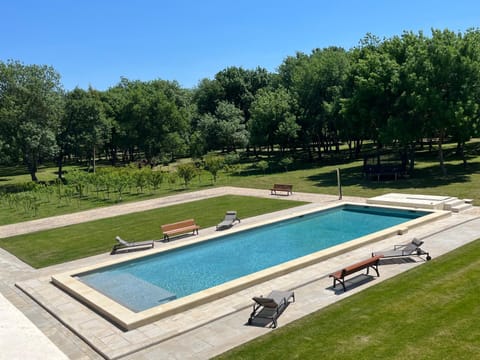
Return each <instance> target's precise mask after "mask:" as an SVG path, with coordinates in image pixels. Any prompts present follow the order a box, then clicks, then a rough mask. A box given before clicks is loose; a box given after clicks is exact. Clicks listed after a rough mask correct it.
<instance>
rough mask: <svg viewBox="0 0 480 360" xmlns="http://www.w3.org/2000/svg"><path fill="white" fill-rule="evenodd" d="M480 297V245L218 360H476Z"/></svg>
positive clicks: (479, 335)
mask: <svg viewBox="0 0 480 360" xmlns="http://www.w3.org/2000/svg"><path fill="white" fill-rule="evenodd" d="M384 266H399V265H384ZM479 294H480V239H479V240H477V241H475V242H473V243H471V244H468V245H466V246H464V247H462V248H459V249H457V250H455V251H453V252H451V253H449V254H446V255H444V256H442V257H439V258H437V259H434V260H432V261H430V262H428V263H425V264H423V265H422V266H419V267H417V268H414V269H412V270H411V271H408V272H406V273H403V274H401V275H398V276H396V277H395V278H392V279H389V280H387V281H385V282H383V283H381V284H378V285H376V286H374V287H371V288H369V289H366V290H365V291H362V292H361V293H358V294H356V295H353V296H351V297H349V298H346V299H344V300H342V301H339V302H337V303H335V304H333V305H331V306H329V307H327V308H325V309H323V310H320V311H318V312H316V313H314V314H312V315H311V316H307V317H305V318H302V319H300V320H298V321H295V322H293V323H291V324H289V325H285V326H282V327H280V328H279V329H277V330H275V331H271V332H269V333H268V334H267V335H265V336H263V337H260V338H258V339H256V340H254V341H252V342H250V343H247V344H245V345H242V346H240V347H238V348H236V349H234V350H232V351H230V352H228V353H225V354H223V355H221V356H219V357H218V358H217V359H228V360H232V359H275V360H277V359H352V360H353V359H355V360H357V359H405V360H407V359H408V360H409V359H465V360H470V359H476V358H478V355H479V354H480V341H479V339H480V326H479V325H478V319H479V318H480V306H479V304H480V302H479V299H480V297H479V296H480V295H479ZM319 296H321V295H319ZM292 306H298V305H296V304H294V305H292ZM286 311H288V309H287V310H286Z"/></svg>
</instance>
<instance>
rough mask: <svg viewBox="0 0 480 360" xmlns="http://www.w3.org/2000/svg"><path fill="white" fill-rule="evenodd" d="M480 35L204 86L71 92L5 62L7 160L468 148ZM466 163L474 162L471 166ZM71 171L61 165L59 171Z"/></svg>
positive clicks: (381, 44) (231, 73)
mask: <svg viewBox="0 0 480 360" xmlns="http://www.w3.org/2000/svg"><path fill="white" fill-rule="evenodd" d="M479 77H480V32H479V31H478V30H476V29H471V30H468V31H466V32H465V33H460V32H457V33H456V32H452V31H450V30H435V29H434V30H432V32H431V35H430V36H426V35H425V34H423V33H422V32H419V33H413V32H404V33H403V34H401V35H398V36H393V37H391V38H388V39H379V38H377V37H375V36H374V35H371V34H367V35H366V36H365V37H364V38H363V39H362V40H361V41H360V42H359V45H358V46H356V47H354V48H352V49H348V50H346V49H343V48H340V47H328V48H324V49H314V50H312V52H311V53H310V54H305V53H301V52H299V53H296V54H294V55H292V56H288V57H286V58H285V59H284V60H283V62H282V63H281V64H280V65H279V67H278V71H277V72H275V73H271V72H269V71H267V70H266V69H263V68H260V67H257V68H256V69H244V68H242V67H227V68H225V69H223V70H221V71H219V72H218V73H217V74H216V75H215V76H214V77H213V78H212V79H202V80H201V81H200V82H199V83H198V86H197V87H196V88H194V89H184V88H182V87H181V86H180V85H179V84H178V83H177V82H175V81H165V80H161V79H157V80H152V81H138V80H135V81H132V80H129V79H126V78H122V79H121V80H120V82H119V83H118V84H117V85H115V86H113V87H112V88H110V89H108V90H106V91H97V90H95V89H87V90H82V89H78V88H77V89H73V90H71V91H64V90H63V89H62V86H61V82H60V75H59V74H58V73H57V72H56V71H55V70H54V69H53V68H52V67H50V66H43V65H24V64H22V63H21V62H18V61H7V62H5V63H4V62H0V162H1V163H18V162H23V163H24V164H25V166H26V167H27V168H28V170H29V172H30V174H31V176H32V179H33V180H35V179H36V175H35V173H36V170H37V166H38V163H39V162H43V161H51V160H53V159H57V160H58V161H59V165H60V166H61V164H62V158H64V157H67V156H68V157H70V158H76V159H83V160H92V159H93V160H94V159H95V158H96V157H98V156H102V157H104V158H107V159H109V160H111V162H112V164H115V163H116V162H117V161H118V157H121V159H122V160H124V161H135V160H139V159H143V160H145V161H147V162H148V163H150V164H151V165H153V164H155V163H158V162H168V161H170V160H172V159H175V158H177V157H183V156H193V157H201V156H202V155H204V154H206V153H207V152H209V151H212V150H217V151H224V152H232V151H236V150H238V149H241V148H247V149H251V148H253V149H254V150H256V149H261V148H266V149H269V150H272V149H274V148H275V147H279V148H280V149H281V150H282V151H285V150H286V149H289V150H290V151H292V153H293V152H295V151H298V149H303V150H304V151H305V152H306V153H307V154H308V156H309V158H310V159H312V160H315V159H316V160H317V161H321V159H322V153H324V152H329V151H337V150H338V148H339V145H340V144H341V143H345V144H348V146H349V148H350V150H351V151H350V154H351V156H358V155H359V154H360V151H361V148H362V144H363V143H364V142H365V141H367V140H368V141H373V142H374V144H375V145H376V147H377V148H378V149H382V148H385V147H393V148H396V149H398V151H401V152H403V153H404V154H409V156H410V161H411V167H413V164H414V161H413V153H414V151H413V150H414V149H415V147H416V146H417V144H418V143H419V142H421V141H422V140H423V139H432V138H434V139H436V140H437V144H438V153H439V164H440V167H441V169H442V171H443V173H444V174H445V173H446V168H445V166H444V158H443V145H444V143H445V142H446V141H456V142H457V145H458V150H459V152H460V153H461V154H462V155H463V156H464V159H466V157H465V154H464V144H465V142H466V141H468V140H469V139H470V138H471V137H472V136H478V135H479V134H478V130H479V105H478V104H479V100H480V99H479V97H480V93H479V89H480V86H479V85H480V78H479ZM465 161H466V160H465ZM59 174H60V175H61V168H60V169H59Z"/></svg>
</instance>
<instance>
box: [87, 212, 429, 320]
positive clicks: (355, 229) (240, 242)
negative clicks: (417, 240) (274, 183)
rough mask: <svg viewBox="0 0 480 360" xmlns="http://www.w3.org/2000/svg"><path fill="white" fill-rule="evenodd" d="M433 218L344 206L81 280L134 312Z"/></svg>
mask: <svg viewBox="0 0 480 360" xmlns="http://www.w3.org/2000/svg"><path fill="white" fill-rule="evenodd" d="M426 214H429V212H425V211H411V210H397V209H387V208H377V207H369V206H357V205H343V206H340V207H337V208H333V209H329V210H324V211H319V212H316V213H311V214H307V215H304V216H300V217H295V218H292V219H289V220H284V221H280V222H277V223H273V224H269V225H264V226H260V227H257V228H253V229H250V230H246V231H242V232H238V233H235V234H230V235H225V236H222V237H219V238H216V239H212V240H209V241H204V242H201V243H197V244H194V245H190V246H185V247H182V248H178V249H175V250H171V251H167V252H163V253H159V254H155V255H151V256H146V257H143V258H140V259H136V260H132V261H128V262H124V263H120V264H117V265H113V266H109V267H106V268H101V269H98V270H95V271H94V272H89V273H85V274H80V275H78V278H79V280H80V281H82V282H84V283H86V284H88V285H89V286H91V287H93V288H95V289H96V290H98V291H99V292H101V293H103V294H104V295H106V296H108V297H110V298H112V299H114V300H115V301H117V302H118V303H120V304H122V305H124V306H126V307H128V308H129V309H131V310H133V311H136V312H138V311H142V310H145V309H148V308H151V307H154V306H157V305H159V304H161V303H165V302H168V301H172V300H174V299H178V298H180V297H184V296H187V295H190V294H193V293H196V292H198V291H201V290H204V289H208V288H210V287H213V286H216V285H220V284H223V283H225V282H227V281H230V280H234V279H237V278H239V277H242V276H245V275H249V274H252V273H255V272H257V271H260V270H263V269H266V268H269V267H272V266H274V265H278V264H281V263H284V262H287V261H289V260H293V259H296V258H299V257H301V256H305V255H308V254H311V253H314V252H317V251H320V250H323V249H326V248H329V247H331V246H334V245H338V244H341V243H344V242H347V241H350V240H353V239H355V238H358V237H361V236H364V235H367V234H371V233H373V232H376V231H379V230H383V229H386V228H388V227H391V226H394V225H398V224H401V223H403V222H406V221H409V220H412V219H415V218H418V217H421V216H423V215H426Z"/></svg>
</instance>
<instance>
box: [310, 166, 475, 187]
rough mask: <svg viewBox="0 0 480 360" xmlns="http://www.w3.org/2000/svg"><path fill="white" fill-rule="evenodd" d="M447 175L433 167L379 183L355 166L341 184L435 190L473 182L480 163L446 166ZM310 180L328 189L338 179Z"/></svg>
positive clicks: (343, 175)
mask: <svg viewBox="0 0 480 360" xmlns="http://www.w3.org/2000/svg"><path fill="white" fill-rule="evenodd" d="M446 168H447V175H446V176H443V175H442V174H441V169H440V167H439V165H437V164H435V165H431V166H428V167H424V168H420V169H415V170H414V172H413V174H412V175H411V176H409V177H404V178H402V177H399V178H398V179H397V180H395V179H394V178H393V176H392V177H381V178H380V181H377V179H376V177H372V178H365V177H364V176H363V167H362V166H355V167H350V168H347V169H342V170H341V171H340V174H341V183H342V186H344V187H348V186H361V187H363V188H368V189H385V188H386V189H398V190H404V189H411V188H433V187H439V186H446V185H451V184H456V183H467V182H470V181H471V175H472V174H474V173H479V172H480V163H479V162H476V163H469V164H468V165H467V167H466V168H465V167H464V166H463V164H455V165H452V164H446ZM307 179H308V180H310V181H312V182H314V183H315V184H314V186H318V187H326V186H331V187H335V186H337V177H336V175H335V174H332V173H330V172H329V173H321V174H316V175H312V176H309V177H308V178H307Z"/></svg>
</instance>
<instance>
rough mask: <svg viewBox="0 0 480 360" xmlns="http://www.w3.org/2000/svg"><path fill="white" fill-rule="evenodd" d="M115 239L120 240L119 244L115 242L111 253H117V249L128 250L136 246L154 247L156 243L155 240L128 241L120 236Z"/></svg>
mask: <svg viewBox="0 0 480 360" xmlns="http://www.w3.org/2000/svg"><path fill="white" fill-rule="evenodd" d="M115 240H117V241H118V244H115V245H114V246H113V248H112V251H111V252H110V255H113V254H115V253H116V252H117V250H124V249H126V250H127V251H128V249H131V248H135V247H151V248H153V246H154V245H155V244H154V242H153V240H146V241H137V242H128V241H125V240H123V239H122V238H121V237H120V236H117V237H115Z"/></svg>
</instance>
